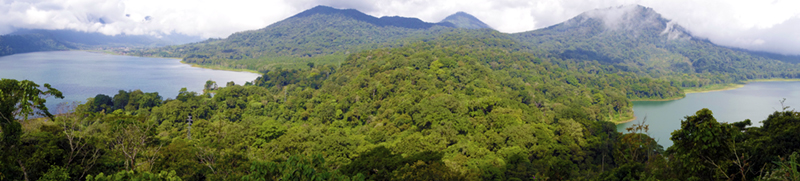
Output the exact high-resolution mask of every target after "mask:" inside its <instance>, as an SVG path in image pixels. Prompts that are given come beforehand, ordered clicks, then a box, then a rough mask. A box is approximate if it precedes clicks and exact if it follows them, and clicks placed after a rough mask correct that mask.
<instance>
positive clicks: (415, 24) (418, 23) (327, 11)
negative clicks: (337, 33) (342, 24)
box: [288, 5, 453, 29]
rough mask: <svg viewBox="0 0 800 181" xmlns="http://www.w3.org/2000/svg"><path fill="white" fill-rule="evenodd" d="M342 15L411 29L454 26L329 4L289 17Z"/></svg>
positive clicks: (380, 24) (379, 24)
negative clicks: (375, 14)
mask: <svg viewBox="0 0 800 181" xmlns="http://www.w3.org/2000/svg"><path fill="white" fill-rule="evenodd" d="M320 14H321V15H341V16H344V17H349V18H352V19H355V20H358V21H362V22H367V23H370V24H373V25H375V26H381V27H382V26H395V27H401V28H411V29H427V28H431V27H433V26H436V25H438V26H447V27H453V25H452V24H450V23H428V22H424V21H422V20H420V19H417V18H407V17H400V16H384V17H381V18H377V17H374V16H370V15H368V14H365V13H362V12H361V11H358V10H355V9H336V8H333V7H329V6H322V5H319V6H316V7H314V8H311V9H308V10H305V11H303V12H300V13H298V14H296V15H294V16H292V17H290V18H288V19H296V18H305V17H310V16H314V15H320Z"/></svg>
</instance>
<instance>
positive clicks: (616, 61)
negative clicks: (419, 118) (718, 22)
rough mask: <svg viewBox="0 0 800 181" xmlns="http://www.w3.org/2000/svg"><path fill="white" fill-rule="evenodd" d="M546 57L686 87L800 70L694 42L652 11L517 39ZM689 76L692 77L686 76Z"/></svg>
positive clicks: (615, 10) (619, 12)
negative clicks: (598, 65) (594, 64)
mask: <svg viewBox="0 0 800 181" xmlns="http://www.w3.org/2000/svg"><path fill="white" fill-rule="evenodd" d="M513 36H515V37H516V39H517V40H519V41H521V42H524V43H526V44H527V45H529V46H531V47H532V48H533V49H534V50H535V51H537V52H538V53H539V54H542V55H548V56H554V57H558V58H562V59H576V60H585V61H598V62H600V63H603V64H610V65H615V66H617V67H620V68H622V69H625V70H628V71H632V72H637V73H640V74H647V75H650V76H652V77H655V78H668V79H672V80H673V81H674V83H675V84H680V85H682V86H684V87H701V86H704V85H709V84H719V83H734V82H739V81H743V80H748V79H763V78H797V77H798V71H799V70H800V69H799V68H798V66H797V65H795V64H792V63H788V62H782V61H778V60H775V59H771V58H770V57H769V56H764V55H759V54H753V53H750V52H747V51H741V50H736V49H731V48H727V47H722V46H718V45H715V44H713V43H712V42H710V41H708V40H706V39H702V38H698V37H695V36H692V35H691V33H690V32H688V31H687V30H685V29H684V28H683V27H681V26H680V25H678V24H675V23H674V22H671V21H669V20H667V19H665V18H663V17H661V15H660V14H658V13H657V12H655V11H654V10H653V9H651V8H647V7H643V6H639V5H628V6H620V7H612V8H606V9H597V10H593V11H588V12H585V13H583V14H580V15H578V16H576V17H574V18H572V19H570V20H568V21H566V22H563V23H560V24H557V25H553V26H550V27H547V28H544V29H540V30H534V31H528V32H522V33H516V34H513ZM684 75H688V77H687V76H684Z"/></svg>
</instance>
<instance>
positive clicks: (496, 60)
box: [0, 6, 800, 180]
mask: <svg viewBox="0 0 800 181" xmlns="http://www.w3.org/2000/svg"><path fill="white" fill-rule="evenodd" d="M611 12H614V13H611ZM458 22H463V21H456V23H453V22H446V21H445V22H442V23H426V22H422V21H419V20H418V19H414V18H402V17H384V18H376V17H372V16H368V15H365V14H363V13H360V12H358V11H356V10H340V9H334V8H330V7H324V6H319V7H315V8H313V9H310V10H307V11H305V12H303V13H300V14H298V15H296V16H293V17H290V18H288V19H286V20H284V21H281V22H278V23H276V24H273V25H270V26H268V27H266V28H264V29H260V30H252V31H246V32H240V33H236V34H234V35H231V36H230V37H228V38H226V39H214V40H208V41H204V42H199V43H193V44H187V45H180V46H169V47H162V48H154V49H145V50H139V51H133V52H130V53H135V54H139V55H148V56H167V57H170V56H171V57H180V58H183V59H184V61H185V62H190V63H195V64H200V65H215V66H220V67H233V68H246V69H252V70H258V71H261V72H263V75H262V76H261V77H259V78H257V79H256V80H253V81H252V82H248V83H247V84H245V85H235V84H234V83H233V82H230V83H227V86H226V87H223V88H218V87H217V86H215V85H216V83H215V82H213V81H208V82H207V84H206V85H207V86H206V89H205V90H204V91H203V92H202V93H197V92H189V91H186V89H183V90H180V91H179V94H178V96H176V97H175V98H174V99H173V98H167V99H166V100H163V99H161V98H160V96H159V95H158V93H147V92H142V91H139V90H134V91H120V92H119V93H117V94H116V95H102V94H100V95H97V96H95V97H94V98H90V99H88V100H87V102H86V103H85V104H81V105H78V106H76V107H75V108H74V113H70V114H64V115H60V116H52V115H50V114H49V113H47V112H46V110H45V112H44V113H46V114H45V115H46V116H48V117H49V118H51V119H52V120H53V121H43V120H21V121H20V120H16V119H17V118H21V117H22V116H25V115H28V114H33V112H30V111H27V110H30V109H21V110H23V111H16V112H15V110H16V108H17V106H40V104H43V103H42V102H41V101H38V99H37V98H39V97H40V96H46V95H52V94H57V90H51V89H50V88H51V87H50V86H49V85H46V86H45V87H46V88H48V91H36V90H38V88H39V86H38V85H36V84H34V83H32V82H30V81H16V80H9V79H4V80H2V81H0V84H1V85H3V86H0V88H2V91H0V95H2V96H3V97H0V98H3V99H0V100H3V102H2V104H0V106H3V107H0V111H3V112H0V113H3V114H2V115H4V118H5V119H4V120H11V121H0V123H2V125H0V126H2V128H3V139H2V140H0V141H3V142H2V144H0V149H2V150H8V151H7V152H6V153H7V154H2V155H0V169H2V170H0V173H2V174H3V175H2V176H3V177H4V178H9V179H18V180H23V179H39V178H61V179H67V180H69V179H78V180H81V179H83V178H85V179H86V180H111V179H122V180H136V179H163V180H178V179H182V180H260V179H263V180H539V179H542V180H642V179H651V180H721V179H729V180H731V179H732V180H742V179H743V180H747V179H751V180H752V179H760V180H770V179H773V180H786V179H790V178H795V177H797V176H798V174H797V170H796V168H794V167H792V166H791V165H796V164H797V159H798V157H800V156H798V153H797V151H798V150H800V145H798V144H797V143H800V140H797V138H800V131H797V130H798V129H799V128H800V113H798V112H795V111H792V110H789V109H787V108H784V109H782V110H781V111H776V112H775V113H773V114H772V115H770V116H769V117H768V118H767V119H766V120H763V122H762V123H763V126H761V127H752V126H751V125H752V121H750V120H744V121H741V122H735V123H719V122H717V120H716V119H715V118H714V115H713V114H712V112H711V111H710V110H708V109H702V110H699V111H697V112H696V113H695V114H694V115H688V116H686V117H685V120H683V121H682V124H681V125H682V126H681V129H679V130H676V131H675V132H674V133H673V135H672V137H671V140H672V141H673V142H674V145H673V146H671V147H669V148H666V149H665V148H663V147H662V146H660V145H658V144H657V142H656V140H654V139H653V138H651V137H650V136H649V135H648V134H647V132H648V130H649V129H658V128H650V127H649V126H647V125H643V124H636V125H634V126H633V127H630V128H628V129H627V130H626V131H625V133H620V132H618V131H617V128H616V125H615V124H614V122H616V121H620V120H627V119H630V118H631V116H632V114H631V113H632V111H631V102H630V100H632V99H669V98H675V97H681V96H683V95H684V93H683V91H682V88H686V87H705V86H710V85H719V84H723V83H728V82H737V81H745V80H751V79H761V78H778V77H780V78H795V77H796V76H797V75H798V70H797V69H798V66H797V65H795V64H793V63H790V62H787V61H781V60H775V59H771V58H769V57H768V56H763V55H760V54H752V53H751V52H746V51H741V50H733V49H728V48H725V47H720V46H716V45H714V44H712V43H710V42H708V41H705V40H702V39H699V38H696V37H693V36H691V34H690V33H688V32H686V31H685V30H683V29H682V28H680V27H679V26H677V25H675V24H674V23H670V22H669V21H668V20H666V19H663V18H661V17H660V15H658V14H657V13H655V12H654V11H652V9H649V8H646V7H641V6H622V7H614V8H608V9H598V10H593V11H590V12H587V13H584V14H581V15H579V16H577V17H575V18H573V19H572V20H569V21H567V22H565V23H562V24H558V25H554V26H552V27H549V28H545V29H541V30H534V31H531V32H523V33H518V34H505V33H501V32H497V31H495V30H492V29H488V28H478V29H470V28H465V27H468V26H464V24H463V23H458ZM19 94H22V95H26V96H22V97H20V96H11V95H19ZM28 94H33V95H32V96H31V95H28ZM12 98H13V99H12ZM23 98H24V99H23ZM26 99H32V100H26ZM20 102H23V103H25V104H21V103H20ZM29 103H31V104H29ZM190 116H191V117H190ZM187 118H191V120H190V119H187ZM189 123H191V124H189ZM188 126H191V127H188ZM75 145H82V146H75ZM12 148H13V149H12ZM41 148H46V149H41ZM77 160H81V161H77Z"/></svg>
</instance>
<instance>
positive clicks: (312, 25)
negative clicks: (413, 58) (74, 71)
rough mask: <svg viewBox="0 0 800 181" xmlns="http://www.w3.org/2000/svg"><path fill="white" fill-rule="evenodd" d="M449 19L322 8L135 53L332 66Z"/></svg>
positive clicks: (206, 61)
mask: <svg viewBox="0 0 800 181" xmlns="http://www.w3.org/2000/svg"><path fill="white" fill-rule="evenodd" d="M454 29H456V28H455V26H454V25H453V24H451V23H448V22H442V23H428V22H423V21H422V20H419V19H417V18H405V17H396V16H394V17H381V18H377V17H373V16H370V15H367V14H364V13H362V12H359V11H357V10H353V9H335V8H331V7H327V6H317V7H314V8H312V9H309V10H306V11H303V12H301V13H299V14H297V15H294V16H292V17H289V18H287V19H285V20H282V21H279V22H277V23H274V24H272V25H269V26H267V27H265V28H262V29H258V30H251V31H244V32H238V33H234V34H232V35H230V36H229V37H227V38H225V39H213V40H207V41H203V42H199V43H192V44H187V45H181V46H170V47H163V48H156V49H150V50H144V51H140V52H133V53H134V54H137V55H141V56H163V57H181V58H184V61H185V62H188V63H195V64H200V65H207V66H215V67H219V68H237V69H251V70H262V71H263V70H269V69H273V68H275V67H295V68H296V67H299V66H305V65H306V63H309V62H316V63H318V64H319V63H322V64H333V63H336V62H339V61H341V60H342V59H343V58H344V57H345V56H346V55H347V54H349V53H350V52H354V51H357V50H366V49H375V48H380V47H391V46H397V45H401V44H403V42H404V41H401V40H403V39H407V38H411V39H414V38H416V39H419V38H422V37H430V36H431V35H438V34H440V33H442V32H450V31H453V30H454Z"/></svg>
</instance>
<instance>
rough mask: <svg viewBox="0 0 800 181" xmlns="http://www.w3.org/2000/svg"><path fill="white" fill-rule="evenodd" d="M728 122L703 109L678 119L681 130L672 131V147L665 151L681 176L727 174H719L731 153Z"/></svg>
mask: <svg viewBox="0 0 800 181" xmlns="http://www.w3.org/2000/svg"><path fill="white" fill-rule="evenodd" d="M732 134H733V133H732V129H731V126H730V125H729V124H726V123H723V124H720V123H718V122H717V120H716V119H714V116H712V113H711V110H708V109H702V110H699V111H697V113H696V114H695V115H692V116H687V117H686V120H683V121H681V129H679V130H675V131H674V132H672V137H671V138H670V140H672V141H673V143H674V146H672V147H670V148H669V149H668V150H667V151H668V152H669V153H672V154H674V158H675V159H677V160H676V161H675V162H672V163H674V164H673V166H674V167H676V169H678V170H679V171H680V172H679V178H681V179H702V180H717V179H722V178H724V177H726V173H725V172H724V171H723V173H719V171H718V169H723V168H724V165H723V164H724V161H725V160H727V157H729V156H730V155H731V154H732V152H731V148H730V147H731V146H732V145H731V143H733V137H732Z"/></svg>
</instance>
